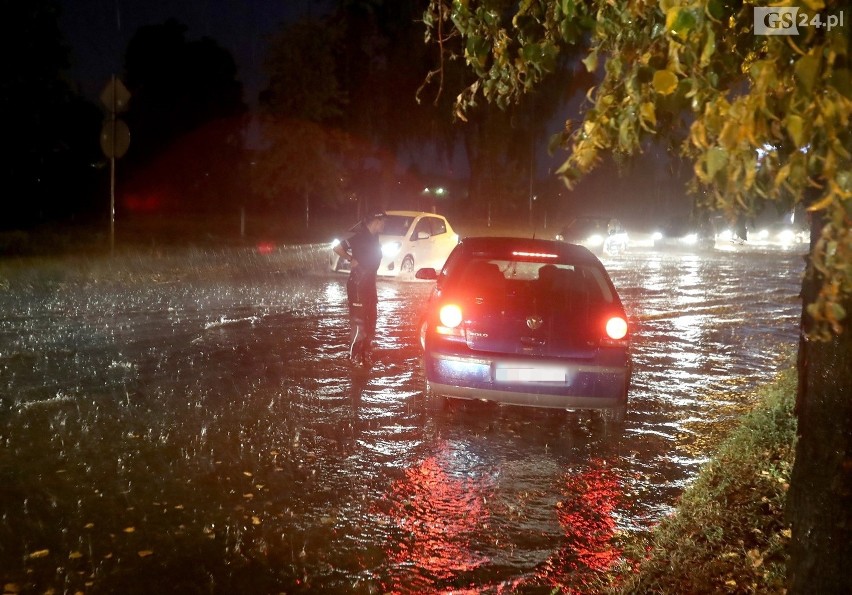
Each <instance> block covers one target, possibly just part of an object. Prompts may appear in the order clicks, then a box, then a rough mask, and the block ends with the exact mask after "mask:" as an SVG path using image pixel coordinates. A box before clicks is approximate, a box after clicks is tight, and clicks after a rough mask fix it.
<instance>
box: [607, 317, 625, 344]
mask: <svg viewBox="0 0 852 595" xmlns="http://www.w3.org/2000/svg"><path fill="white" fill-rule="evenodd" d="M606 334H607V336H608V337H609V338H610V339H612V340H614V341H618V340H621V339H623V338H624V337H626V336H627V321H626V320H624V319H623V318H622V317H621V316H613V317H612V318H610V319H609V320H607V321H606Z"/></svg>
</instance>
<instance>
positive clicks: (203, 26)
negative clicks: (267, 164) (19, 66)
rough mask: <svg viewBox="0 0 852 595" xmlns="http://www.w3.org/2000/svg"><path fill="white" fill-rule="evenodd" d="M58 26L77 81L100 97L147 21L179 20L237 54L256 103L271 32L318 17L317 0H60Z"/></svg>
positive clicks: (191, 36) (193, 34) (193, 33)
mask: <svg viewBox="0 0 852 595" xmlns="http://www.w3.org/2000/svg"><path fill="white" fill-rule="evenodd" d="M61 4H62V17H61V20H60V26H61V28H62V32H63V34H64V35H65V39H66V41H67V42H68V43H69V44H70V46H71V50H72V56H71V59H72V70H71V75H72V77H73V79H74V80H75V81H77V82H79V84H80V86H81V90H82V91H83V93H84V94H85V95H86V96H87V97H90V98H96V97H97V96H98V95H99V93H100V91H101V90H102V89H103V87H104V85H106V83H107V81H108V80H109V79H110V77H111V75H112V74H116V75H119V76H120V75H121V73H122V65H123V61H124V52H125V50H126V49H127V44H128V42H129V41H130V39H131V38H132V37H133V35H134V34H135V33H136V31H137V30H138V29H139V28H140V27H142V26H145V25H156V24H161V23H163V22H165V21H166V20H168V19H169V18H175V19H177V20H178V21H179V22H181V23H183V24H185V25H187V27H188V31H187V40H188V41H191V40H196V39H200V38H201V37H204V36H207V37H210V38H212V39H213V40H215V41H216V42H217V43H218V44H219V45H220V46H222V47H224V48H225V49H227V50H228V51H230V52H231V54H232V55H233V56H234V60H235V61H236V63H237V68H238V73H237V78H238V79H239V80H240V81H241V82H242V83H243V85H244V86H245V91H246V94H245V100H246V101H247V102H249V103H254V101H255V100H256V98H257V93H258V92H259V91H260V90H261V88H262V87H263V86H264V83H265V77H264V75H263V70H262V65H263V60H264V56H265V53H266V42H267V39H268V36H269V35H270V34H272V33H274V32H275V31H277V29H278V28H279V27H280V25H281V24H282V23H285V22H288V21H293V20H295V19H296V18H298V17H299V16H301V15H304V14H314V15H318V14H320V13H321V12H322V8H323V6H325V5H328V4H329V1H319V2H318V1H317V0H62V2H61Z"/></svg>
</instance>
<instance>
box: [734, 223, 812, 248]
mask: <svg viewBox="0 0 852 595" xmlns="http://www.w3.org/2000/svg"><path fill="white" fill-rule="evenodd" d="M810 241H811V230H810V229H809V228H807V227H804V226H801V225H797V224H794V223H790V222H787V221H779V222H777V223H773V224H770V225H767V226H765V227H759V228H757V229H755V230H754V231H752V232H751V233H749V234H748V242H749V244H752V245H754V246H760V247H765V248H775V249H781V250H789V249H794V248H796V247H801V246H805V247H807V246H808V245H809V244H810Z"/></svg>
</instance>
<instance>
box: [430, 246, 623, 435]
mask: <svg viewBox="0 0 852 595" xmlns="http://www.w3.org/2000/svg"><path fill="white" fill-rule="evenodd" d="M417 277H418V278H420V279H436V285H435V288H434V290H433V292H432V295H431V297H430V298H429V302H428V304H427V307H426V312H425V315H424V318H423V322H422V324H421V329H420V335H421V344H422V346H423V364H424V367H425V374H426V382H427V396H428V398H429V400H430V402H431V403H432V404H433V405H435V404H437V405H443V402H444V397H455V398H461V399H479V400H486V401H494V402H498V403H502V404H507V405H521V406H532V407H548V408H560V409H603V410H606V412H607V414H608V415H610V416H612V417H614V418H615V419H617V420H621V419H623V418H624V414H625V412H626V406H627V391H628V386H629V384H630V376H631V371H632V366H631V359H630V343H629V329H628V323H627V316H626V315H625V312H624V308H623V306H622V304H621V300H620V299H619V296H618V293H617V292H616V289H615V287H614V286H613V284H612V281H611V280H610V278H609V275H608V274H607V272H606V269H605V268H604V266H603V265H602V264H601V262H600V260H598V258H597V257H596V256H595V255H594V254H592V253H591V252H590V251H589V250H588V249H586V248H584V247H582V246H577V245H574V244H566V243H563V242H558V241H548V240H532V239H525V238H483V237H478V238H466V239H464V240H463V241H462V242H460V243H459V244H458V246H456V248H455V249H454V250H453V252H452V253H451V254H450V256H449V258H447V262H446V264H445V265H444V268H443V269H442V270H441V271H440V273H437V272H436V271H434V270H433V269H421V270H420V271H418V272H417Z"/></svg>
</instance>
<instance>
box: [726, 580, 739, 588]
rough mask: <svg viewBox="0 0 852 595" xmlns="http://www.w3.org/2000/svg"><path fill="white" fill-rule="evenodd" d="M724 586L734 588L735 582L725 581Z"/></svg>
mask: <svg viewBox="0 0 852 595" xmlns="http://www.w3.org/2000/svg"><path fill="white" fill-rule="evenodd" d="M725 586H727V587H736V586H737V581H735V580H730V581H725Z"/></svg>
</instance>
